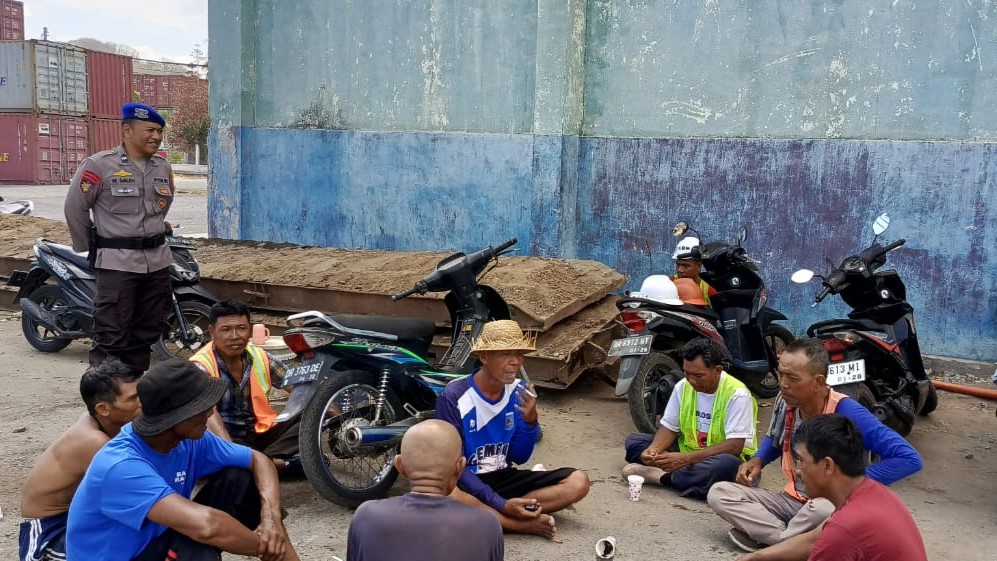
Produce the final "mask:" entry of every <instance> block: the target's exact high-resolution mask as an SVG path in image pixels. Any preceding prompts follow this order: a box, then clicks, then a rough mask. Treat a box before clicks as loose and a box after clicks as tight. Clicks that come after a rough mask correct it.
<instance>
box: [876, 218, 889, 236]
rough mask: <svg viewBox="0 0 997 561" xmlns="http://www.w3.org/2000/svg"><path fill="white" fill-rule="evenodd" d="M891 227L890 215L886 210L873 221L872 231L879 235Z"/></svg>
mask: <svg viewBox="0 0 997 561" xmlns="http://www.w3.org/2000/svg"><path fill="white" fill-rule="evenodd" d="M889 227H890V215H889V214H886V213H885V212H884V213H883V214H880V215H879V216H877V217H876V221H875V222H873V223H872V233H873V234H876V235H877V236H879V235H881V234H882V233H883V232H885V231H886V230H887V229H888V228H889Z"/></svg>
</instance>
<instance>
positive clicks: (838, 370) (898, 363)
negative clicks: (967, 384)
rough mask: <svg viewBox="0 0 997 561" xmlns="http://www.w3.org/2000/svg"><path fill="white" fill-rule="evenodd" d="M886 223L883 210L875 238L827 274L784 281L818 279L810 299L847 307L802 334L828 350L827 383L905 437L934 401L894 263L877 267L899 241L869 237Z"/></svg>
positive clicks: (805, 273) (881, 230)
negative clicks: (835, 299)
mask: <svg viewBox="0 0 997 561" xmlns="http://www.w3.org/2000/svg"><path fill="white" fill-rule="evenodd" d="M889 226H890V217H889V215H887V214H881V215H880V216H879V217H877V218H876V220H875V222H874V223H873V234H874V235H875V237H874V238H873V240H872V243H871V244H870V245H869V247H867V248H865V249H863V250H862V251H861V252H860V253H859V254H858V255H851V256H849V257H846V258H845V259H844V260H843V261H842V262H841V264H840V265H838V267H837V268H835V269H834V270H832V271H831V272H830V273H828V274H827V276H821V275H816V274H815V273H814V272H813V271H811V270H810V269H800V270H799V271H796V272H795V273H793V276H792V281H793V282H795V283H797V284H803V283H806V282H809V281H810V280H811V279H813V278H819V279H820V280H821V285H822V286H823V287H824V288H823V290H822V291H821V292H820V293H819V294H818V295H817V297H816V298H815V299H814V303H813V306H817V304H820V303H821V302H822V301H823V300H824V299H825V298H827V297H828V296H830V295H833V294H837V295H840V296H841V299H842V300H844V301H845V303H846V304H848V306H849V307H851V308H852V311H851V312H849V313H848V319H831V320H826V321H820V322H817V323H815V324H813V325H811V326H810V327H809V328H807V335H809V336H810V337H816V338H818V339H820V340H821V342H822V343H823V344H824V348H825V349H826V350H827V352H828V355H830V358H831V365H830V366H829V367H828V369H827V383H828V385H830V386H834V387H835V389H836V390H838V391H840V392H842V393H845V394H848V395H849V396H851V397H853V398H855V399H856V400H857V401H858V402H859V403H861V404H862V405H864V406H865V407H866V408H868V409H869V410H870V411H872V412H873V414H875V415H876V417H877V418H878V419H879V420H880V421H881V422H882V423H883V424H885V425H886V426H888V427H890V428H892V429H893V430H895V431H897V432H898V433H900V434H901V435H902V436H907V434H909V433H910V431H911V428H912V427H913V424H914V419H915V418H916V417H917V415H918V414H921V415H927V414H928V413H931V412H932V411H934V410H935V408H937V407H938V393H937V390H936V389H935V387H934V385H932V383H931V380H930V379H929V378H928V375H927V373H926V372H925V370H924V361H923V359H922V357H921V349H920V346H919V345H918V342H917V322H916V320H915V319H914V308H913V306H911V305H910V304H909V303H908V302H907V288H906V286H904V283H903V280H901V279H900V275H899V274H898V273H897V272H896V271H895V270H892V269H890V270H886V271H879V270H878V269H880V268H881V267H882V266H883V265H885V264H886V256H887V254H888V253H889V252H891V251H893V250H895V249H897V248H899V247H901V246H903V245H904V244H905V243H906V241H907V240H904V239H900V240H897V241H895V242H893V243H890V244H887V245H885V246H882V245H880V244H879V243H877V241H876V240H877V239H878V238H879V236H880V235H882V234H883V233H884V232H885V231H886V230H887V229H888V228H889Z"/></svg>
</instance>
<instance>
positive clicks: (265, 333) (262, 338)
mask: <svg viewBox="0 0 997 561" xmlns="http://www.w3.org/2000/svg"><path fill="white" fill-rule="evenodd" d="M269 338H270V330H269V329H267V326H265V325H263V324H262V323H254V324H253V344H254V345H256V346H257V347H259V346H260V345H266V344H267V339H269Z"/></svg>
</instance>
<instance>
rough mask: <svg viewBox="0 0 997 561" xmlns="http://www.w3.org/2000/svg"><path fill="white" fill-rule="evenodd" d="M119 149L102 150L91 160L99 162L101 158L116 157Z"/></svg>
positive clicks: (91, 157)
mask: <svg viewBox="0 0 997 561" xmlns="http://www.w3.org/2000/svg"><path fill="white" fill-rule="evenodd" d="M117 151H118V149H117V148H111V149H110V150H102V151H100V152H97V153H96V154H93V155H92V156H90V159H91V160H99V159H101V158H107V157H108V156H114V155H115V154H116V153H117Z"/></svg>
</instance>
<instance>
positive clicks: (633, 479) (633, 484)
mask: <svg viewBox="0 0 997 561" xmlns="http://www.w3.org/2000/svg"><path fill="white" fill-rule="evenodd" d="M627 483H628V484H629V485H630V489H629V496H628V498H629V499H630V500H631V501H634V502H636V501H639V500H640V490H641V488H642V487H643V486H644V478H643V477H642V476H640V475H630V476H627Z"/></svg>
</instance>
